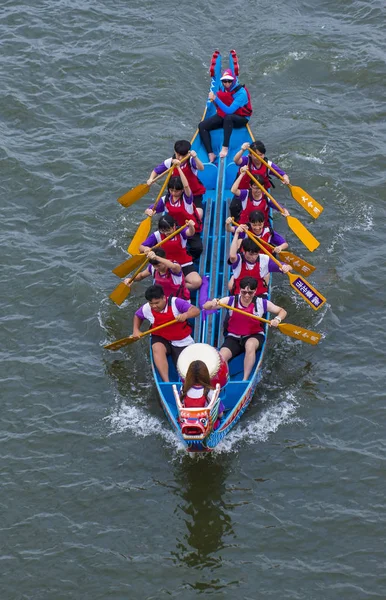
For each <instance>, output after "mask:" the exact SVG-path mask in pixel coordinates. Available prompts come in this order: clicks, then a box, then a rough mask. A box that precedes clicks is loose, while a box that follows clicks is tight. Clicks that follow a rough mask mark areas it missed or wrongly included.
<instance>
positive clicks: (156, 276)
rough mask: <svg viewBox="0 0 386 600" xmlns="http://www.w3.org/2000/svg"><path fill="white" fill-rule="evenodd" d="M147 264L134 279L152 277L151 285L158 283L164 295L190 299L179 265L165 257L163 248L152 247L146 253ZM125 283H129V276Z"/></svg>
mask: <svg viewBox="0 0 386 600" xmlns="http://www.w3.org/2000/svg"><path fill="white" fill-rule="evenodd" d="M147 257H148V259H149V264H148V265H147V267H146V269H144V270H143V271H141V272H140V273H138V275H137V276H136V277H135V278H134V281H142V280H143V279H146V277H153V285H160V286H161V287H162V289H163V291H164V294H165V296H175V297H176V298H184V299H185V300H189V299H190V292H189V290H188V288H187V287H186V285H185V277H184V274H183V272H182V269H181V265H179V264H178V263H176V262H172V261H171V260H168V259H167V258H166V253H165V250H164V249H163V248H162V247H160V248H154V250H151V251H150V252H149V253H148V255H147ZM124 283H125V284H126V285H130V284H131V279H130V277H127V278H126V279H125V280H124Z"/></svg>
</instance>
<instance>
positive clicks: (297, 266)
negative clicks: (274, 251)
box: [279, 250, 316, 277]
mask: <svg viewBox="0 0 386 600" xmlns="http://www.w3.org/2000/svg"><path fill="white" fill-rule="evenodd" d="M279 257H280V260H282V261H283V262H285V263H287V264H288V265H291V266H292V268H293V270H294V271H296V272H297V273H300V274H301V275H303V277H308V276H309V275H311V273H313V272H314V271H315V268H316V267H314V266H313V265H310V263H308V262H306V261H305V260H303V259H302V258H299V256H296V254H292V252H287V250H282V251H281V252H280V254H279Z"/></svg>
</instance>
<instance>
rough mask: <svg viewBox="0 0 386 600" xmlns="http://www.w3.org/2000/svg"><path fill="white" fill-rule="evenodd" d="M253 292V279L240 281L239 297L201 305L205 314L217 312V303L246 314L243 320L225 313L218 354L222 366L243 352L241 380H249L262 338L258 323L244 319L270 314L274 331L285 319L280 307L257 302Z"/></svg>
mask: <svg viewBox="0 0 386 600" xmlns="http://www.w3.org/2000/svg"><path fill="white" fill-rule="evenodd" d="M256 289H257V281H256V279H254V278H253V277H243V279H242V280H241V281H240V295H236V296H226V297H225V298H221V300H218V299H217V298H214V299H213V300H208V301H207V302H205V304H204V306H203V308H205V309H206V310H210V309H216V308H218V305H219V303H221V304H226V305H227V306H229V307H230V308H231V307H232V308H233V307H234V308H238V309H239V310H242V311H243V312H245V313H247V314H246V315H245V316H244V315H241V314H240V313H239V312H236V311H232V310H230V311H229V319H227V322H225V327H224V336H225V340H224V343H223V345H222V346H221V348H220V354H221V356H222V357H223V358H224V360H225V361H226V362H228V361H229V360H230V359H231V358H234V357H235V356H238V355H239V354H241V353H242V352H245V358H244V376H243V379H244V380H246V379H248V378H249V375H250V374H251V371H252V368H253V365H254V364H255V360H256V352H257V350H258V348H260V347H261V346H262V344H263V342H264V338H265V335H264V329H263V326H262V323H261V322H260V321H258V320H257V319H252V318H251V317H250V316H248V315H255V316H257V317H262V316H263V315H264V313H266V312H270V313H273V314H274V315H276V316H275V317H274V319H272V320H271V326H272V327H277V326H278V325H279V324H280V323H281V321H282V320H283V319H284V318H285V317H286V316H287V311H286V310H284V308H282V307H281V306H277V305H276V304H273V302H271V301H270V300H266V299H265V298H258V297H257V296H256V295H255V294H256Z"/></svg>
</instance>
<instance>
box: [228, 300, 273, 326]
mask: <svg viewBox="0 0 386 600" xmlns="http://www.w3.org/2000/svg"><path fill="white" fill-rule="evenodd" d="M218 306H221V308H226V309H227V310H234V311H235V312H237V313H240V315H244V316H246V317H251V319H255V320H256V321H262V322H263V323H271V321H270V320H269V319H263V317H258V316H257V315H251V313H247V312H245V311H244V310H240V309H239V308H236V307H233V306H227V305H226V304H223V303H222V302H219V303H218Z"/></svg>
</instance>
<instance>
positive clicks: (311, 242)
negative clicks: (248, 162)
mask: <svg viewBox="0 0 386 600" xmlns="http://www.w3.org/2000/svg"><path fill="white" fill-rule="evenodd" d="M245 172H246V173H247V175H249V177H250V178H251V180H252V181H253V182H254V183H255V184H256V185H257V186H258V187H259V188H260V190H261V191H262V192H263V194H265V195H266V196H268V198H269V199H270V200H271V201H272V202H273V203H274V204H275V206H277V209H278V210H279V211H280V213H281V214H282V215H283V217H285V214H284V209H283V208H281V206H280V204H279V203H278V202H277V201H276V200H275V198H274V197H273V196H271V194H270V193H269V192H268V191H267V190H266V189H265V188H264V187H263V186H262V185H261V183H259V182H258V181H257V179H256V178H255V177H254V176H253V175H252V173H250V171H248V169H247V170H246V171H245ZM285 218H286V219H287V224H288V226H289V227H290V228H291V229H292V231H293V232H294V233H295V235H297V237H298V238H299V240H300V241H301V242H302V243H303V244H304V245H305V246H306V248H308V250H310V252H313V251H314V250H315V249H316V248H317V247H318V246H319V242H318V240H317V239H316V237H315V236H313V235H312V233H311V232H310V231H308V229H307V228H306V227H305V226H304V225H303V224H302V223H301V222H300V221H299V219H297V218H296V217H291V215H287V216H286V217H285Z"/></svg>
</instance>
